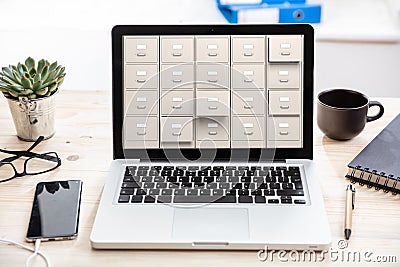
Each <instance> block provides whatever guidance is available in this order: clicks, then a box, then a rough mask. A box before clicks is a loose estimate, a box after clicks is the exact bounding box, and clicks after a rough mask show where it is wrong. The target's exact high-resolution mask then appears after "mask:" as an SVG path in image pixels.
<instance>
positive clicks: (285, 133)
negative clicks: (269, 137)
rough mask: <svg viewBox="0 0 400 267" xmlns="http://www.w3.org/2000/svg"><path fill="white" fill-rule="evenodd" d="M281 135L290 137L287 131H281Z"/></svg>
mask: <svg viewBox="0 0 400 267" xmlns="http://www.w3.org/2000/svg"><path fill="white" fill-rule="evenodd" d="M279 134H280V135H289V132H286V131H285V132H282V131H281V132H279Z"/></svg>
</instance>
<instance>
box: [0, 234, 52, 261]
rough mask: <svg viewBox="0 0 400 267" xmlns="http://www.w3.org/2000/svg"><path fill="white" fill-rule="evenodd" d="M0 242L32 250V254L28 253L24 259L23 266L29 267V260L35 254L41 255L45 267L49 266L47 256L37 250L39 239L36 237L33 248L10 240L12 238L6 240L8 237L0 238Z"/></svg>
mask: <svg viewBox="0 0 400 267" xmlns="http://www.w3.org/2000/svg"><path fill="white" fill-rule="evenodd" d="M0 243H3V244H6V245H14V246H17V247H19V248H23V249H26V250H29V251H32V252H33V254H32V255H30V256H29V257H28V258H27V259H26V262H25V267H29V264H30V261H31V260H32V259H33V258H34V257H35V256H36V255H39V256H41V257H42V258H43V260H44V261H45V263H46V266H47V267H51V264H50V260H49V258H48V257H47V256H46V254H44V253H43V252H40V251H39V248H40V239H36V241H35V248H32V247H28V246H26V245H24V244H21V243H18V242H15V241H12V240H8V239H0Z"/></svg>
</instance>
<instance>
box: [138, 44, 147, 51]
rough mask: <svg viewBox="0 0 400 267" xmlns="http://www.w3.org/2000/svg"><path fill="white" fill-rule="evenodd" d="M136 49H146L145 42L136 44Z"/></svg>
mask: <svg viewBox="0 0 400 267" xmlns="http://www.w3.org/2000/svg"><path fill="white" fill-rule="evenodd" d="M136 49H137V50H146V49H147V45H145V44H137V45H136Z"/></svg>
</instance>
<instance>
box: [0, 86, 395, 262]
mask: <svg viewBox="0 0 400 267" xmlns="http://www.w3.org/2000/svg"><path fill="white" fill-rule="evenodd" d="M379 100H381V102H382V103H383V105H384V106H385V115H384V116H383V117H382V118H381V119H380V120H378V121H376V122H371V123H368V124H367V126H366V129H365V130H364V132H363V133H362V134H361V135H360V136H358V137H356V138H355V139H354V140H350V141H347V142H337V141H333V140H330V139H328V138H326V137H324V136H323V135H322V134H321V132H320V131H319V130H318V129H317V128H316V129H315V131H314V133H315V138H314V144H315V161H316V162H317V163H318V169H319V181H320V183H321V188H322V192H323V195H324V199H325V206H326V211H327V213H328V218H329V222H330V226H331V231H332V240H333V242H332V248H333V249H336V250H337V249H338V247H337V242H338V241H339V240H341V239H343V220H344V217H343V213H344V198H345V191H344V190H345V187H346V184H347V183H348V181H346V180H345V179H344V174H345V173H346V170H347V168H346V164H347V163H348V162H349V161H350V160H351V159H352V158H353V157H354V156H355V155H356V154H357V153H358V152H359V151H360V150H361V149H362V148H363V147H364V146H365V145H366V144H367V143H368V142H369V141H370V140H372V138H373V137H374V136H375V135H376V134H377V133H378V132H379V131H380V130H382V129H383V128H384V126H386V125H387V124H388V123H389V122H390V121H391V119H392V118H393V117H394V116H395V115H396V114H397V113H398V112H399V111H400V108H399V107H400V98H398V99H392V98H386V99H385V98H382V99H379ZM56 117H57V123H56V127H57V133H56V135H55V136H54V137H53V138H52V139H50V140H48V141H45V142H43V143H42V144H41V145H40V146H39V147H38V148H37V149H36V151H42V152H48V151H57V152H58V153H59V155H60V157H61V158H62V166H61V167H60V168H59V169H57V170H55V171H53V172H52V173H46V174H43V175H38V176H32V177H23V178H20V179H14V180H13V181H11V182H7V183H3V184H0V238H8V239H11V240H15V241H19V242H23V241H24V238H25V235H26V229H27V224H28V221H29V215H30V209H31V205H32V199H33V193H34V188H35V185H36V183H38V182H39V181H51V180H56V179H61V180H62V179H82V180H83V182H84V187H83V200H82V208H81V215H80V225H79V236H78V238H77V239H76V240H74V241H61V242H47V243H43V244H42V250H43V251H44V252H45V253H47V255H48V256H49V257H50V259H51V261H52V263H53V266H129V267H131V266H156V265H161V264H162V265H163V266H171V267H176V266H208V265H214V266H225V265H226V266H230V267H232V266H250V265H254V266H267V265H266V264H271V262H270V261H267V262H261V261H259V260H258V259H257V255H256V252H254V251H250V252H249V251H247V252H243V251H224V252H221V251H219V252H213V251H133V250H131V251H115V250H114V251H110V250H109V251H107V250H93V249H92V248H91V247H90V242H89V235H90V231H91V229H92V225H93V220H94V218H95V215H96V210H97V205H98V203H99V199H100V196H101V192H102V188H103V184H104V181H105V178H106V174H107V170H108V167H109V164H110V161H111V159H112V155H111V151H112V147H111V95H110V93H109V92H105V91H97V92H95V91H90V92H89V91H63V92H61V93H60V94H59V96H58V99H57V116H56ZM0 125H1V128H0V146H1V147H2V148H5V149H26V148H27V147H28V146H29V144H28V143H25V142H22V141H19V140H18V139H17V138H16V136H15V130H14V126H13V122H12V119H11V115H10V113H9V111H8V106H7V104H6V101H5V99H4V98H3V97H0ZM2 157H5V155H4V156H3V155H0V158H2ZM0 176H1V173H0ZM356 188H357V198H356V209H355V212H354V218H353V233H352V236H351V239H350V241H349V246H348V248H347V249H348V250H349V251H359V252H373V255H374V256H375V255H392V256H396V257H397V264H395V263H392V264H388V263H386V264H382V266H389V265H392V266H397V265H398V264H399V262H400V208H399V201H400V197H399V196H392V195H391V194H384V193H383V192H382V191H380V192H375V190H374V189H369V190H368V189H367V188H365V187H360V186H359V185H357V186H356ZM299 229H301V225H299ZM339 251H340V250H339ZM28 255H29V253H28V252H27V251H24V250H21V249H18V248H16V247H11V246H5V245H2V244H0V265H1V266H22V265H23V263H24V262H25V259H26V257H27V256H28ZM33 263H34V265H33V266H43V262H42V261H41V259H40V260H39V259H36V260H35V261H34V262H33ZM272 263H273V264H282V263H280V262H279V260H278V259H277V258H276V257H275V259H274V260H273V262H272ZM284 264H286V266H287V265H291V264H293V265H294V264H295V263H290V260H289V263H284ZM313 264H315V263H313ZM323 264H325V265H335V266H337V264H338V263H333V262H331V261H330V260H329V259H327V260H325V261H324V262H323ZM296 266H299V265H298V264H297V265H296ZM374 266H375V265H374Z"/></svg>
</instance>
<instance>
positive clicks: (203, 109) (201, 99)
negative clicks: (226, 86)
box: [196, 91, 230, 117]
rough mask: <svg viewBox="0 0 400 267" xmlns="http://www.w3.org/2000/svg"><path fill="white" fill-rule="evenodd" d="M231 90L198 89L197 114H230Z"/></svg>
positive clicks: (211, 115) (210, 115)
mask: <svg viewBox="0 0 400 267" xmlns="http://www.w3.org/2000/svg"><path fill="white" fill-rule="evenodd" d="M229 94H230V92H229V91H197V95H196V101H197V103H196V114H197V116H208V117H213V116H229V113H230V101H229Z"/></svg>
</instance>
